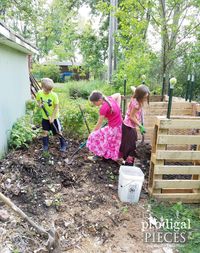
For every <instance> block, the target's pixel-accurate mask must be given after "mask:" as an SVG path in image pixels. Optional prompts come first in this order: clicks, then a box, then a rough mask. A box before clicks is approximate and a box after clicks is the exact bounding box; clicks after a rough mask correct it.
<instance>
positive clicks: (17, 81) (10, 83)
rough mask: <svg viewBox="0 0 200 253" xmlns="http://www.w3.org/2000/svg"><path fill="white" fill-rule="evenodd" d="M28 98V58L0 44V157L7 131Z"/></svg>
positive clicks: (5, 144)
mask: <svg viewBox="0 0 200 253" xmlns="http://www.w3.org/2000/svg"><path fill="white" fill-rule="evenodd" d="M29 98H30V84H29V72H28V56H27V55H26V54H24V53H22V52H20V51H17V50H15V49H12V48H10V47H7V46H5V45H3V44H0V156H1V155H2V153H3V152H4V151H6V149H7V138H8V136H9V130H10V129H11V128H12V125H13V123H14V122H15V121H16V120H17V119H18V118H19V117H20V116H22V115H24V112H25V102H26V101H27V100H28V99H29Z"/></svg>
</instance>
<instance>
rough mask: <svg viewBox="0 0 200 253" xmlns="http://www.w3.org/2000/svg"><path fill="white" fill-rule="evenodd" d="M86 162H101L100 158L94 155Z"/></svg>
mask: <svg viewBox="0 0 200 253" xmlns="http://www.w3.org/2000/svg"><path fill="white" fill-rule="evenodd" d="M88 160H89V161H92V162H96V161H98V160H101V156H98V155H95V156H88Z"/></svg>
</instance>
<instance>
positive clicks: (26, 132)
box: [8, 115, 39, 149]
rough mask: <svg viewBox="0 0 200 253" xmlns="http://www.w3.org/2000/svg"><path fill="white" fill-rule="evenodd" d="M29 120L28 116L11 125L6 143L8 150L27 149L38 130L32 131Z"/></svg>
mask: <svg viewBox="0 0 200 253" xmlns="http://www.w3.org/2000/svg"><path fill="white" fill-rule="evenodd" d="M30 120H31V117H30V115H26V116H24V117H22V118H20V119H18V120H17V122H16V123H15V124H14V125H13V127H12V129H11V132H10V138H9V141H8V146H9V148H10V149H17V148H23V147H28V145H29V144H30V143H31V141H32V140H33V138H35V137H36V136H37V133H38V132H39V130H33V129H32V126H31V124H30Z"/></svg>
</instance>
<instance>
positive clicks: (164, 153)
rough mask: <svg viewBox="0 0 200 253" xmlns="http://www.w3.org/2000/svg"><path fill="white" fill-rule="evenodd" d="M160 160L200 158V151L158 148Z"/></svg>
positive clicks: (157, 157) (157, 153)
mask: <svg viewBox="0 0 200 253" xmlns="http://www.w3.org/2000/svg"><path fill="white" fill-rule="evenodd" d="M156 159H158V160H162V159H164V160H188V161H192V160H200V151H185V150H183V151H180V150H158V151H157V152H156Z"/></svg>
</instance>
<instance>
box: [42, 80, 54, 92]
mask: <svg viewBox="0 0 200 253" xmlns="http://www.w3.org/2000/svg"><path fill="white" fill-rule="evenodd" d="M41 85H42V88H45V89H47V90H52V89H53V87H54V82H53V80H52V79H50V78H42V79H41Z"/></svg>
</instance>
